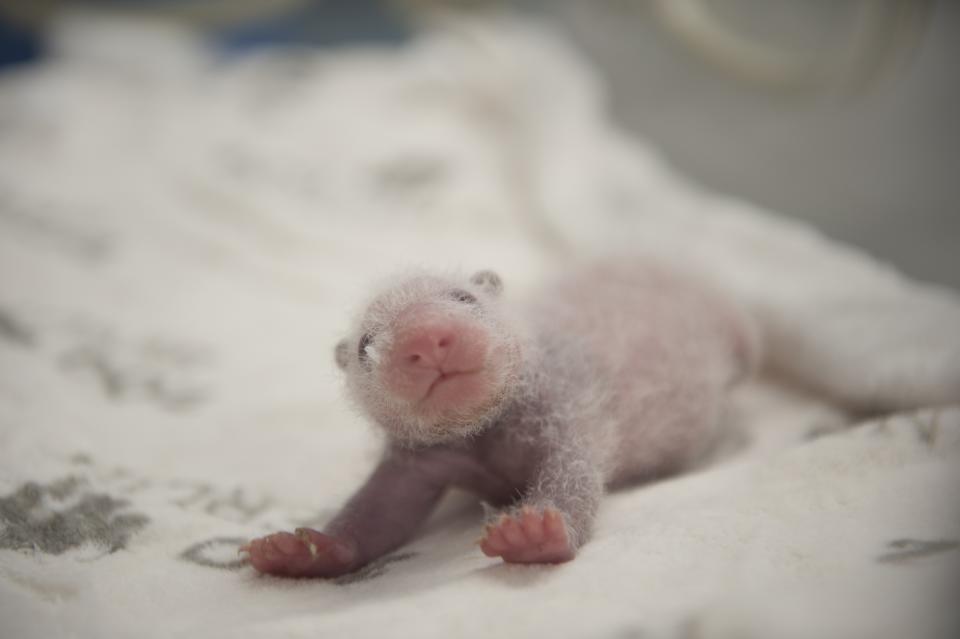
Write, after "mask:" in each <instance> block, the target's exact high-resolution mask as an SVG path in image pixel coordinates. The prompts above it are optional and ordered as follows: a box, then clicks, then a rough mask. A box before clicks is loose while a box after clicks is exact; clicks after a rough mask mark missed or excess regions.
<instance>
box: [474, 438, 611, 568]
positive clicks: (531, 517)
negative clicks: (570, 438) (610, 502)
mask: <svg viewBox="0 0 960 639" xmlns="http://www.w3.org/2000/svg"><path fill="white" fill-rule="evenodd" d="M551 448H552V450H551V453H550V454H548V455H547V456H546V457H545V458H544V461H543V463H542V464H541V467H540V468H539V469H538V471H537V473H536V476H535V479H534V481H533V483H532V485H531V487H530V489H529V490H528V491H527V494H526V495H525V496H524V498H523V499H522V500H521V502H520V504H519V505H517V506H516V507H514V508H511V509H510V510H508V511H506V512H504V513H501V514H500V515H499V516H497V517H496V518H495V519H494V520H493V521H491V522H490V523H488V524H487V526H486V528H485V529H484V535H483V538H482V539H481V540H480V549H481V550H482V551H483V552H484V554H486V555H487V556H490V557H501V558H502V559H503V560H504V561H506V562H508V563H519V564H541V563H543V564H555V563H562V562H565V561H569V560H571V559H573V558H574V556H575V555H576V552H577V549H578V548H579V547H580V546H581V545H583V544H584V543H585V542H586V541H587V539H589V537H590V534H591V532H592V529H593V520H594V518H595V517H596V514H597V508H598V506H599V504H600V498H601V497H602V496H603V476H602V473H601V471H600V468H599V466H598V465H597V464H595V463H594V462H593V461H592V460H591V459H590V455H589V454H588V451H587V449H584V448H583V447H580V446H576V445H573V444H572V443H568V445H563V446H557V447H551Z"/></svg>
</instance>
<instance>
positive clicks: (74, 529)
mask: <svg viewBox="0 0 960 639" xmlns="http://www.w3.org/2000/svg"><path fill="white" fill-rule="evenodd" d="M85 484H86V482H85V481H84V480H83V479H81V478H78V477H75V476H68V477H65V478H63V479H58V480H56V481H53V482H50V483H49V484H46V485H43V484H38V483H35V482H27V483H25V484H23V485H21V486H20V487H19V488H17V489H16V490H15V491H13V492H12V493H11V494H9V495H6V496H5V497H2V498H0V524H2V526H3V527H2V529H0V548H6V549H10V550H35V551H39V552H44V553H49V554H53V555H59V554H61V553H63V552H65V551H67V550H70V549H72V548H77V547H79V546H82V545H84V544H94V545H96V546H99V547H101V548H104V549H105V550H106V551H107V552H108V553H109V552H114V551H116V550H119V549H120V548H124V547H125V546H126V545H127V542H128V540H129V539H130V536H131V535H132V534H133V533H134V532H136V531H138V530H140V529H141V528H143V527H144V526H145V525H146V524H147V522H148V521H149V518H148V517H147V516H146V515H143V514H141V513H137V512H121V511H123V510H124V509H125V508H126V507H127V505H128V503H129V502H127V501H126V500H124V499H116V498H114V497H111V496H110V495H108V494H106V493H97V492H92V491H90V490H85V489H84V488H83V487H84V486H85Z"/></svg>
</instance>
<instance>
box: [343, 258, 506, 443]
mask: <svg viewBox="0 0 960 639" xmlns="http://www.w3.org/2000/svg"><path fill="white" fill-rule="evenodd" d="M501 289H502V283H501V281H500V278H499V276H497V274H496V273H493V272H492V271H480V272H479V273H476V274H475V275H474V276H473V277H471V278H470V279H469V280H463V281H460V280H458V279H455V278H444V277H438V276H433V275H415V276H411V277H407V278H405V279H403V280H401V281H400V282H398V283H396V284H394V285H393V286H391V287H389V288H388V289H386V290H385V291H384V292H382V293H380V294H379V295H377V296H376V297H375V298H374V299H373V301H372V302H371V303H370V304H369V305H368V306H367V308H366V310H365V311H364V313H363V315H362V317H361V320H360V321H359V322H358V325H357V327H356V329H355V331H354V333H353V335H351V337H349V338H347V339H345V340H343V341H341V342H340V343H339V344H337V348H336V360H337V363H338V364H339V366H340V367H341V368H342V369H343V370H344V371H346V375H347V389H348V392H349V393H350V395H351V397H352V398H353V400H354V401H355V402H356V403H357V405H358V406H360V407H361V409H363V410H364V411H365V412H366V413H367V414H368V415H369V416H370V417H371V418H372V419H374V421H376V422H377V423H378V424H379V425H380V426H382V427H383V428H384V429H386V431H387V432H388V433H389V434H390V435H391V436H392V437H393V438H394V439H395V440H397V441H398V442H400V443H404V444H408V445H427V444H434V443H440V442H443V441H449V440H452V439H456V438H459V437H464V436H467V435H470V434H473V433H476V432H478V431H479V430H481V429H482V428H483V427H484V426H486V425H488V424H489V423H491V422H492V421H493V420H495V419H496V417H497V416H498V415H499V414H500V412H501V411H502V409H503V407H504V406H505V405H506V403H507V399H508V398H509V397H510V395H511V392H512V390H513V389H514V388H515V387H516V381H517V379H518V376H519V369H520V348H519V340H518V339H517V337H516V333H515V332H514V331H513V330H511V327H510V326H508V322H507V321H506V320H505V318H504V317H503V315H502V313H501V312H500V306H499V299H498V298H499V295H500V292H501Z"/></svg>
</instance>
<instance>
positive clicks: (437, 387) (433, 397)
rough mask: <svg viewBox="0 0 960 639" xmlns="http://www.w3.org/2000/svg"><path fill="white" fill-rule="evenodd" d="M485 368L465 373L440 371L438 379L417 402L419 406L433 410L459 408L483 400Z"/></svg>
mask: <svg viewBox="0 0 960 639" xmlns="http://www.w3.org/2000/svg"><path fill="white" fill-rule="evenodd" d="M482 372H483V368H482V367H481V368H475V369H471V370H465V371H438V374H437V376H436V378H435V379H434V380H433V381H432V382H431V383H430V385H429V386H428V387H427V390H426V392H425V393H424V394H423V397H421V398H420V399H419V400H418V401H417V405H418V406H423V407H426V406H428V405H429V406H430V407H432V408H459V407H461V406H463V404H464V403H466V404H471V405H472V404H473V403H474V402H475V401H476V400H477V399H481V394H482V389H483V386H484V384H483V382H482V380H481V379H480V377H481V376H480V373H482Z"/></svg>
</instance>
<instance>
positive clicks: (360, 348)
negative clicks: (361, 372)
mask: <svg viewBox="0 0 960 639" xmlns="http://www.w3.org/2000/svg"><path fill="white" fill-rule="evenodd" d="M372 341H373V336H372V335H371V334H370V333H364V334H363V335H362V336H361V337H360V342H359V343H358V344H357V358H358V359H359V360H360V361H361V362H365V361H366V360H367V358H368V357H369V355H368V354H367V347H368V346H370V343H371V342H372Z"/></svg>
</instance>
